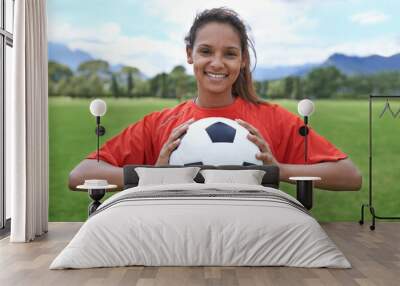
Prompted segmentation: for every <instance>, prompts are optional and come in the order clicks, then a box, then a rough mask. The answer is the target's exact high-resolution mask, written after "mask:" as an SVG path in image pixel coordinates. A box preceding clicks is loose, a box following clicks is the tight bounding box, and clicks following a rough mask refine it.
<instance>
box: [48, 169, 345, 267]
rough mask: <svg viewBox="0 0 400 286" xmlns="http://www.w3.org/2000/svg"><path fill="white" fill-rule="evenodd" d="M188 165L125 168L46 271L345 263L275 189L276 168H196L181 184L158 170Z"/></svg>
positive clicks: (315, 224)
mask: <svg viewBox="0 0 400 286" xmlns="http://www.w3.org/2000/svg"><path fill="white" fill-rule="evenodd" d="M189 168H190V167H189ZM189 168H187V167H186V168H184V167H183V168H179V167H176V166H168V167H164V168H159V167H149V166H138V165H131V166H126V167H124V183H125V190H124V191H122V192H119V193H117V194H115V195H113V196H112V197H110V198H108V199H107V200H105V201H104V202H103V204H101V205H100V207H99V208H98V209H97V210H96V211H95V212H94V213H93V214H92V215H91V216H90V217H89V218H88V220H87V221H86V222H85V223H84V225H83V226H82V227H81V229H80V230H79V231H78V233H77V234H76V235H75V237H74V238H73V239H72V241H71V242H70V243H69V244H68V245H67V246H66V247H65V248H64V250H63V251H62V252H61V253H60V254H59V255H58V256H57V257H56V258H55V260H54V261H53V262H52V264H51V265H50V269H66V268H92V267H117V266H129V265H144V266H292V267H329V268H350V267H351V265H350V263H349V262H348V260H347V259H346V258H345V256H344V255H343V253H342V252H341V251H340V250H339V249H338V248H337V247H336V245H335V244H334V242H333V241H332V240H331V239H330V238H329V237H328V236H327V234H326V233H325V231H324V230H323V229H322V228H321V226H320V225H319V224H318V222H317V221H316V220H315V219H314V218H313V217H312V216H311V215H310V213H309V211H308V210H307V209H306V208H305V207H304V206H303V205H302V204H301V203H300V202H299V201H297V200H296V199H294V198H293V197H292V196H290V195H288V194H286V193H284V192H282V191H280V190H279V189H278V188H279V170H278V168H276V167H274V166H247V167H244V166H219V167H215V166H198V167H193V168H197V169H196V170H197V172H195V171H196V170H194V171H192V173H191V174H189V175H188V178H190V176H191V178H192V180H191V181H190V180H188V181H184V182H182V181H179V180H178V181H176V178H178V177H184V176H186V175H187V174H184V175H182V176H176V175H174V174H175V173H169V174H167V175H165V174H164V172H187V169H189ZM149 170H153V171H149ZM171 170H172V171H171ZM235 171H236V172H235ZM238 171H239V172H238ZM147 172H150V173H147ZM157 172H158V173H157ZM246 172H247V173H248V174H253V175H254V174H256V175H257V176H258V177H257V180H258V181H257V182H258V184H256V183H254V182H253V181H252V180H253V179H254V178H253V177H256V175H254V176H253V177H251V180H250V181H249V178H250V177H249V176H248V175H243V174H247V173H246ZM261 172H262V173H261ZM144 174H147V177H146V176H145V175H144ZM155 174H156V175H155ZM171 174H172V175H171ZM210 174H211V175H210ZM215 174H217V175H218V176H215ZM220 174H224V176H225V178H224V180H225V181H224V182H220V181H218V180H219V179H220V178H221V177H224V176H221V175H220ZM232 174H233V175H232ZM149 175H150V176H149ZM246 176H247V177H246ZM160 177H162V179H161V181H159V182H157V180H159V179H160ZM216 178H217V179H216ZM243 178H245V179H247V180H248V181H246V180H244V179H243ZM193 179H194V180H193ZM146 180H147V181H148V183H146V184H144V183H142V184H141V183H140V182H146ZM238 180H242V181H238ZM243 180H244V181H243ZM160 182H162V183H160ZM238 182H239V183H238Z"/></svg>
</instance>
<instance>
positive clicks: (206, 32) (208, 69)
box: [187, 22, 245, 102]
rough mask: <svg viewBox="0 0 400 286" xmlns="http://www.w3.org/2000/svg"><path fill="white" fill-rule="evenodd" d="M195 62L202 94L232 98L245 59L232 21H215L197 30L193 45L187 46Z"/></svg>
mask: <svg viewBox="0 0 400 286" xmlns="http://www.w3.org/2000/svg"><path fill="white" fill-rule="evenodd" d="M187 61H188V63H189V64H193V71H194V74H195V76H196V80H197V87H198V90H199V98H201V99H204V100H211V101H214V102H215V101H216V100H219V101H223V100H225V101H226V100H227V99H229V100H231V98H232V86H233V84H234V82H235V81H236V79H237V77H238V76H239V73H240V68H242V67H244V65H245V62H244V59H243V57H242V52H241V46H240V38H239V35H238V33H237V32H236V31H235V30H234V29H233V28H232V27H231V26H230V25H229V24H224V23H217V22H211V23H208V24H205V25H204V26H203V27H201V28H200V29H199V30H198V31H197V35H196V39H195V41H194V45H193V49H190V48H188V50H187Z"/></svg>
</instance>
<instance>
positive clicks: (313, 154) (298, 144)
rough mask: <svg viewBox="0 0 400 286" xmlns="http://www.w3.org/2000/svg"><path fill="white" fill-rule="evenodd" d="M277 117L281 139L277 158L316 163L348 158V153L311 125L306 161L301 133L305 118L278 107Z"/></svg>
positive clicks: (293, 162)
mask: <svg viewBox="0 0 400 286" xmlns="http://www.w3.org/2000/svg"><path fill="white" fill-rule="evenodd" d="M275 112H276V114H275V118H276V120H278V121H279V124H278V126H280V128H279V130H280V133H281V134H280V140H279V144H277V146H276V147H275V148H276V149H275V150H277V154H276V156H277V160H278V161H279V162H281V163H286V164H315V163H321V162H332V161H338V160H341V159H345V158H347V155H346V154H345V153H343V152H342V151H340V150H339V149H338V148H337V147H335V146H334V145H333V144H332V143H331V142H329V141H328V140H327V139H325V138H324V137H323V136H321V135H319V134H318V133H316V132H315V131H314V130H313V129H312V128H311V127H309V130H310V132H309V134H308V136H307V140H308V143H307V144H308V152H307V153H308V154H307V162H305V158H304V154H305V150H304V146H305V142H304V137H303V136H301V135H300V134H299V129H300V127H301V126H303V125H304V122H303V120H302V119H301V118H300V117H298V116H296V115H294V114H293V113H291V112H289V111H287V110H285V109H284V108H282V107H278V108H277V109H276V110H275Z"/></svg>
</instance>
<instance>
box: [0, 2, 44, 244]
mask: <svg viewBox="0 0 400 286" xmlns="http://www.w3.org/2000/svg"><path fill="white" fill-rule="evenodd" d="M14 27H15V33H14V36H15V38H14V49H13V53H14V71H13V83H12V87H13V92H12V93H11V98H8V99H7V100H9V105H8V106H9V107H10V108H9V109H8V110H7V113H6V122H7V123H6V136H7V141H6V144H7V145H6V150H7V155H6V167H7V168H8V170H9V171H8V172H7V173H6V187H8V188H10V189H11V237H10V241H12V242H27V241H31V240H33V239H35V237H36V236H40V235H41V234H43V233H44V232H47V227H48V188H49V187H48V180H49V179H48V178H49V176H48V109H47V106H48V103H47V77H48V73H47V17H46V0H18V1H15V18H14ZM7 174H8V176H7Z"/></svg>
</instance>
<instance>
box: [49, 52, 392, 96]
mask: <svg viewBox="0 0 400 286" xmlns="http://www.w3.org/2000/svg"><path fill="white" fill-rule="evenodd" d="M48 68H49V96H68V97H82V98H95V97H115V98H120V97H128V98H138V97H160V98H176V99H178V100H183V99H186V98H191V97H194V96H195V95H196V90H197V86H196V79H195V77H194V76H192V75H189V74H187V73H186V70H185V67H183V66H180V65H178V66H175V67H174V68H173V69H172V70H171V71H170V72H169V73H165V72H163V73H159V74H157V75H155V76H153V77H151V78H145V76H144V75H143V74H142V73H141V71H140V70H139V69H138V68H136V67H131V66H121V68H120V69H119V70H118V71H112V69H111V67H110V65H109V63H108V62H106V61H103V60H91V61H86V62H83V63H81V64H80V65H79V66H78V68H77V69H76V71H74V70H72V69H70V68H69V67H68V66H66V65H63V64H60V63H57V62H54V61H49V66H48ZM254 85H255V88H256V92H257V94H258V95H259V96H260V97H262V98H271V99H272V98H290V99H301V98H305V97H310V98H349V99H350V98H362V97H366V96H368V95H369V94H371V93H373V94H379V95H400V72H382V73H377V74H373V75H355V76H346V75H345V74H343V73H341V72H340V71H339V70H338V69H337V68H335V67H333V66H329V67H320V68H316V69H314V70H312V71H311V72H310V73H308V74H307V75H306V76H302V77H300V76H289V77H286V78H283V79H279V80H265V81H254Z"/></svg>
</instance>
